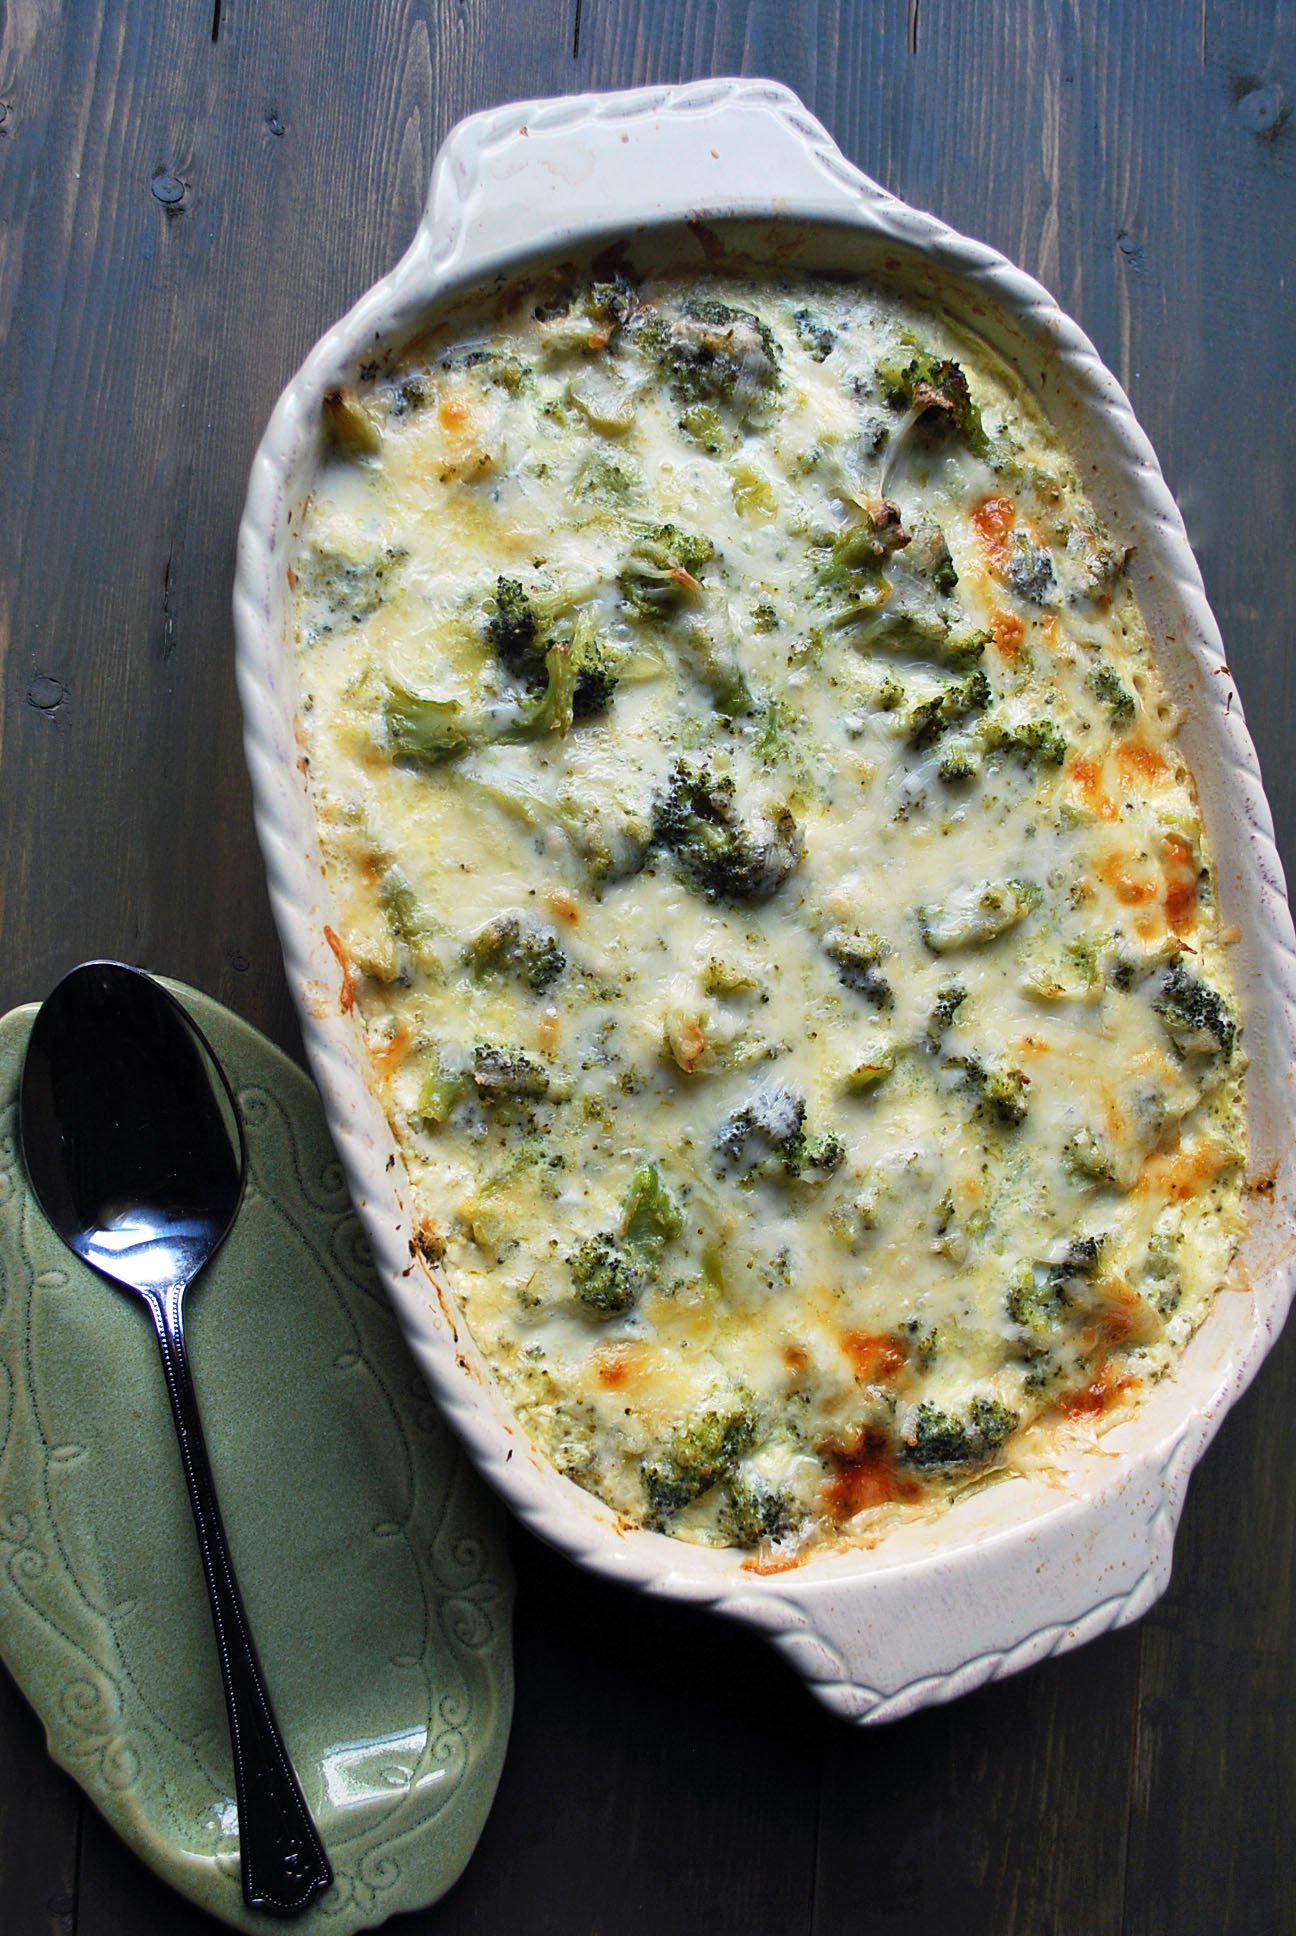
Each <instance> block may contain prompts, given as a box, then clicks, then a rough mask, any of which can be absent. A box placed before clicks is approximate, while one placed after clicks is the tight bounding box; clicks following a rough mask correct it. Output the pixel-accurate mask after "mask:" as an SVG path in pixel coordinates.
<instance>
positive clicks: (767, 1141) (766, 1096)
mask: <svg viewBox="0 0 1296 1936" xmlns="http://www.w3.org/2000/svg"><path fill="white" fill-rule="evenodd" d="M805 1120H806V1106H805V1100H804V1098H803V1097H801V1096H798V1095H794V1094H793V1092H792V1091H791V1090H790V1089H767V1090H762V1091H760V1092H758V1093H757V1094H756V1095H755V1096H753V1098H752V1100H751V1101H750V1102H749V1103H745V1104H744V1105H743V1106H742V1108H740V1109H735V1110H734V1111H732V1113H731V1114H730V1115H729V1116H728V1117H726V1119H725V1121H724V1122H723V1123H722V1124H721V1126H720V1128H719V1130H718V1131H717V1132H716V1136H715V1140H714V1144H713V1148H714V1150H715V1154H716V1160H717V1162H718V1164H719V1166H720V1168H721V1169H722V1170H738V1171H740V1173H741V1174H742V1175H743V1177H745V1178H750V1177H757V1176H760V1177H765V1178H767V1179H769V1180H770V1181H774V1182H782V1181H792V1182H822V1181H823V1179H824V1178H825V1177H828V1176H831V1175H832V1173H833V1171H834V1170H836V1169H839V1168H840V1167H841V1164H842V1162H843V1161H844V1160H845V1156H846V1149H845V1145H844V1144H843V1143H842V1141H841V1138H840V1137H839V1136H837V1135H835V1134H834V1133H832V1132H831V1131H829V1132H827V1133H824V1134H820V1135H817V1136H808V1135H807V1134H806V1127H805Z"/></svg>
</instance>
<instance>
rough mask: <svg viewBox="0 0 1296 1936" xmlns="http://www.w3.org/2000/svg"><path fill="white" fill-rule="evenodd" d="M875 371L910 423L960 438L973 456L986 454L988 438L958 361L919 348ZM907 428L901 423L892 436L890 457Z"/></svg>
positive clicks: (891, 401)
mask: <svg viewBox="0 0 1296 1936" xmlns="http://www.w3.org/2000/svg"><path fill="white" fill-rule="evenodd" d="M877 375H878V382H879V384H880V385H881V387H882V393H883V395H884V396H885V398H886V401H887V403H888V405H889V406H890V407H891V409H893V410H903V411H906V412H908V413H909V417H910V423H921V425H922V427H923V430H924V431H925V432H927V433H930V434H935V435H938V436H939V435H943V434H949V435H953V436H956V437H959V438H961V440H962V441H963V443H965V444H966V445H967V447H968V449H969V450H970V451H971V452H972V453H973V455H974V456H977V457H985V456H987V455H988V454H989V451H990V439H989V438H988V437H987V436H986V433H985V430H984V429H983V427H982V424H981V412H980V411H979V410H978V409H977V407H976V405H975V404H974V403H973V401H972V395H971V392H970V391H969V389H968V383H967V378H966V377H965V376H964V374H963V371H962V370H961V369H960V367H959V365H958V364H957V363H954V362H951V361H950V360H949V358H947V357H946V358H940V357H935V356H932V355H931V354H930V353H929V352H928V351H926V350H918V351H916V352H915V353H914V355H913V356H911V357H910V359H909V361H908V362H907V363H900V362H893V363H879V364H878V370H877ZM908 428H909V425H902V426H901V428H900V429H899V430H898V431H897V432H896V435H895V437H894V438H893V439H892V447H891V458H892V460H894V455H895V445H896V443H897V442H898V441H899V439H900V438H901V437H902V436H904V434H905V432H906V431H907V429H908Z"/></svg>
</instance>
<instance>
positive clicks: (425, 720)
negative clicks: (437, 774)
mask: <svg viewBox="0 0 1296 1936" xmlns="http://www.w3.org/2000/svg"><path fill="white" fill-rule="evenodd" d="M383 721H384V724H385V726H386V729H387V741H388V744H389V745H390V747H391V749H392V754H393V756H394V757H395V758H396V759H400V760H406V761H409V762H410V763H412V764H413V765H416V766H440V765H441V764H442V762H443V761H445V760H455V759H458V758H460V756H461V755H462V754H464V753H470V752H472V751H473V750H474V749H475V748H476V747H478V746H481V745H483V744H484V742H485V740H486V738H487V737H488V736H489V728H488V727H487V725H486V722H485V721H484V720H480V719H475V718H474V717H473V716H472V715H471V714H469V713H467V712H466V711H465V710H464V708H463V706H461V705H460V703H459V701H458V700H457V699H428V698H426V697H425V696H424V695H423V694H421V693H416V692H411V691H410V689H409V687H408V686H403V685H401V684H400V683H399V681H397V680H395V679H391V678H389V679H388V681H387V694H386V697H385V699H384V700H383Z"/></svg>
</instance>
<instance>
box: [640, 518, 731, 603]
mask: <svg viewBox="0 0 1296 1936" xmlns="http://www.w3.org/2000/svg"><path fill="white" fill-rule="evenodd" d="M714 557H715V546H714V545H713V544H712V542H711V540H710V539H709V538H699V537H696V536H694V535H693V534H692V533H691V532H688V531H681V530H680V528H679V526H678V525H677V524H657V525H648V526H645V527H644V528H643V530H642V531H641V532H640V535H639V536H638V537H637V538H636V540H635V542H634V544H633V545H632V546H631V547H630V550H629V551H628V553H627V554H626V558H625V562H624V563H623V564H622V566H621V570H620V572H619V573H618V575H617V584H618V585H619V586H620V588H621V596H622V597H623V598H624V600H625V602H626V604H627V605H628V606H629V607H630V610H631V611H632V612H633V613H634V615H635V617H636V618H661V617H663V616H665V615H666V614H668V613H670V612H672V611H674V610H676V609H677V607H678V606H679V605H680V604H681V603H683V601H684V600H686V599H690V598H695V597H696V596H697V595H698V593H699V592H700V590H701V585H700V583H699V578H698V574H699V573H700V572H702V571H704V570H705V568H706V567H707V565H709V564H710V562H711V560H712V559H713V558H714Z"/></svg>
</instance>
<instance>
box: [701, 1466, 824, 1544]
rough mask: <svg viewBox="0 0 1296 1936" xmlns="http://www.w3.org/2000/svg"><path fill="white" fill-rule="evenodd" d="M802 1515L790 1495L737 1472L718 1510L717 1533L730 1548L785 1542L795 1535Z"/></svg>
mask: <svg viewBox="0 0 1296 1936" xmlns="http://www.w3.org/2000/svg"><path fill="white" fill-rule="evenodd" d="M804 1520H805V1513H804V1511H803V1510H802V1508H801V1507H800V1505H798V1503H797V1501H796V1500H795V1499H794V1498H793V1497H792V1495H791V1494H790V1493H787V1492H782V1491H780V1490H779V1489H778V1488H777V1487H775V1486H771V1485H770V1484H769V1483H768V1482H767V1481H766V1480H764V1479H762V1478H760V1477H758V1476H757V1475H756V1474H754V1473H746V1472H741V1471H739V1472H736V1473H735V1474H734V1476H733V1478H732V1479H731V1480H730V1481H729V1486H728V1492H727V1496H726V1498H725V1501H724V1504H723V1505H722V1506H721V1508H720V1512H719V1515H718V1523H719V1527H720V1531H721V1532H722V1533H723V1534H724V1536H725V1538H726V1539H727V1540H728V1541H729V1543H730V1545H732V1546H746V1547H752V1546H759V1545H760V1544H761V1543H762V1541H764V1540H775V1539H786V1538H787V1536H788V1534H789V1533H794V1532H796V1531H797V1529H798V1527H800V1526H801V1525H802V1524H803V1522H804Z"/></svg>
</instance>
